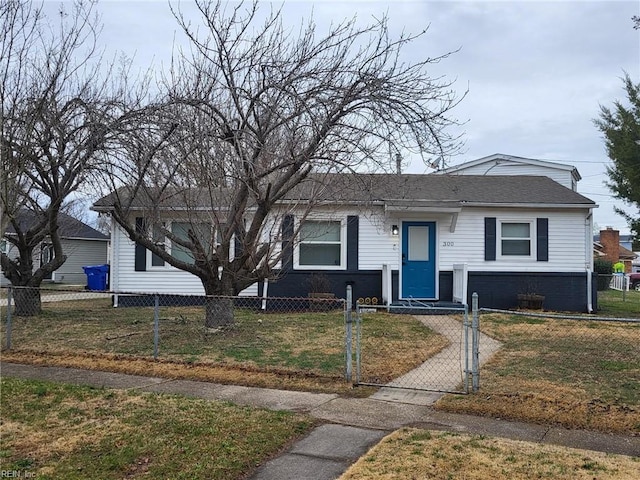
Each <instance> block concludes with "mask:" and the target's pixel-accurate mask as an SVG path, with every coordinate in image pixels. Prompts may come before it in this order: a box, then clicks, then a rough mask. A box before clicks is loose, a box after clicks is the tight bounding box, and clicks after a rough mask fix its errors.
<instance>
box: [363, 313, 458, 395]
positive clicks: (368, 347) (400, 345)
mask: <svg viewBox="0 0 640 480" xmlns="http://www.w3.org/2000/svg"><path fill="white" fill-rule="evenodd" d="M443 318H444V317H443ZM461 328H462V327H461ZM447 346H449V340H447V339H446V338H445V337H444V336H442V335H440V334H438V333H436V332H434V331H433V330H431V329H429V328H428V327H427V326H426V325H424V324H423V323H422V322H421V321H420V320H418V319H417V318H416V317H414V316H413V315H393V314H386V313H383V312H376V313H373V314H367V315H365V316H364V317H363V320H362V347H361V349H362V350H361V357H362V367H361V368H362V376H363V379H365V381H366V382H373V383H387V382H390V381H391V380H393V379H395V378H398V377H400V376H401V375H403V374H405V373H407V372H409V371H411V370H413V369H414V368H416V367H418V366H420V365H421V364H422V363H424V362H425V361H426V360H427V359H429V358H430V357H432V356H434V355H435V354H437V353H438V352H440V351H441V350H442V349H444V348H446V347H447Z"/></svg>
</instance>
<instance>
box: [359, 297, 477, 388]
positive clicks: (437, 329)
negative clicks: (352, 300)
mask: <svg viewBox="0 0 640 480" xmlns="http://www.w3.org/2000/svg"><path fill="white" fill-rule="evenodd" d="M476 320H477V319H476ZM389 323H393V324H395V325H396V330H401V331H402V333H401V334H400V335H397V336H394V335H391V334H390V333H389V330H388V329H387V328H385V326H386V325H388V324H389ZM474 327H475V328H474ZM356 332H357V334H356V383H357V384H359V385H373V386H381V387H385V388H404V389H414V390H428V391H439V392H452V393H468V392H469V391H470V390H471V389H472V386H473V387H474V389H475V388H477V384H476V382H477V380H478V376H477V374H478V367H479V364H478V363H477V362H478V356H477V355H474V352H476V353H477V352H478V349H477V346H478V343H477V342H478V340H479V337H478V330H477V323H475V324H474V322H473V321H472V318H471V317H470V315H469V313H468V311H467V308H466V306H465V305H460V304H457V305H455V304H452V305H449V306H445V307H438V306H433V305H428V304H425V303H422V302H415V301H412V302H405V303H404V304H402V305H397V306H393V307H391V308H388V307H376V306H368V305H359V306H358V308H357V319H356ZM408 343H410V345H411V347H410V348H406V347H407V344H408ZM399 353H400V354H399ZM380 359H386V361H385V368H381V366H380V365H379V364H378V362H379V361H380Z"/></svg>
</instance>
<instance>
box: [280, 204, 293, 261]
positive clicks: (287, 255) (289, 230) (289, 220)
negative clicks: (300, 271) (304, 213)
mask: <svg viewBox="0 0 640 480" xmlns="http://www.w3.org/2000/svg"><path fill="white" fill-rule="evenodd" d="M293 231H294V225H293V215H285V216H284V218H283V219H282V270H292V269H293Z"/></svg>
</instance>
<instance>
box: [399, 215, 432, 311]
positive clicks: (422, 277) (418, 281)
mask: <svg viewBox="0 0 640 480" xmlns="http://www.w3.org/2000/svg"><path fill="white" fill-rule="evenodd" d="M402 298H425V299H433V298H436V224H435V222H402Z"/></svg>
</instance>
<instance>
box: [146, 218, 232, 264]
mask: <svg viewBox="0 0 640 480" xmlns="http://www.w3.org/2000/svg"><path fill="white" fill-rule="evenodd" d="M211 228H212V227H211V224H209V223H192V222H180V221H173V222H169V223H164V222H163V223H160V224H155V225H154V226H153V231H152V240H153V242H154V243H155V244H156V245H161V246H162V247H163V248H164V249H165V251H168V252H169V253H170V254H171V256H173V257H175V258H176V259H178V260H181V261H183V262H187V263H193V262H194V258H193V254H192V253H191V250H189V249H188V248H186V247H183V246H182V245H178V244H177V243H176V242H171V240H170V239H168V238H166V236H165V235H164V233H163V229H166V230H170V231H171V233H172V234H173V235H176V236H177V237H179V238H183V239H185V240H188V239H189V236H188V231H189V229H194V230H195V232H196V236H197V237H198V239H199V240H200V242H201V243H202V245H203V246H204V248H205V251H209V249H210V248H211V245H210V243H211V238H212V230H211ZM219 234H220V232H216V242H215V245H217V244H219V243H220V239H219ZM147 266H148V268H150V269H158V268H168V267H171V266H170V265H169V264H168V263H166V262H165V261H164V260H163V259H162V258H161V257H160V256H158V255H156V254H155V253H152V252H151V251H149V250H147Z"/></svg>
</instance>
